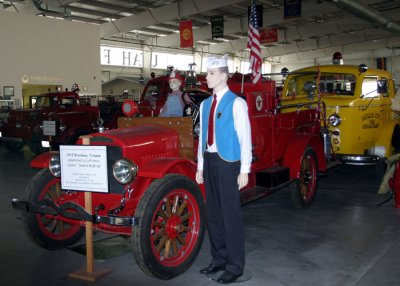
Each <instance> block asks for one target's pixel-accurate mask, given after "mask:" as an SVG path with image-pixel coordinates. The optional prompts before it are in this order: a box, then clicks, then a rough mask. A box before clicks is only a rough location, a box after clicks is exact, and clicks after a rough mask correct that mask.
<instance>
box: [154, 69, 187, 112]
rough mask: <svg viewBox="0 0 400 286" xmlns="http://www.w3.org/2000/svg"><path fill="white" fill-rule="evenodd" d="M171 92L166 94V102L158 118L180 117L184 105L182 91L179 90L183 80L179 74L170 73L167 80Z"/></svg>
mask: <svg viewBox="0 0 400 286" xmlns="http://www.w3.org/2000/svg"><path fill="white" fill-rule="evenodd" d="M168 82H169V87H170V88H171V92H170V93H169V94H168V97H167V101H166V102H165V104H164V106H163V107H162V108H161V110H160V114H159V116H160V117H173V116H182V115H183V108H184V107H185V103H184V102H183V100H182V91H181V90H180V87H181V84H182V82H183V78H182V76H181V75H180V74H179V73H176V72H174V71H172V72H171V74H170V76H169V79H168Z"/></svg>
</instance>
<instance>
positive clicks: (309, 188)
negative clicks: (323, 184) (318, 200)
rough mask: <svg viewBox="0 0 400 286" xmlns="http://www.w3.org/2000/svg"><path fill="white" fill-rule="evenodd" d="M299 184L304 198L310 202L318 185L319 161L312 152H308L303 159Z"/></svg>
mask: <svg viewBox="0 0 400 286" xmlns="http://www.w3.org/2000/svg"><path fill="white" fill-rule="evenodd" d="M299 184H300V194H301V198H302V200H303V201H304V202H306V203H308V202H310V201H311V200H312V198H313V197H314V194H315V190H316V186H317V162H316V161H315V157H314V156H313V155H311V154H310V153H307V154H306V155H305V156H304V157H303V160H302V161H301V167H300V177H299Z"/></svg>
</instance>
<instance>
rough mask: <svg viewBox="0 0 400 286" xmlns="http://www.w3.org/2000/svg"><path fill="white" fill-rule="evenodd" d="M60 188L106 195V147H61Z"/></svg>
mask: <svg viewBox="0 0 400 286" xmlns="http://www.w3.org/2000/svg"><path fill="white" fill-rule="evenodd" d="M60 161H61V187H62V189H66V190H74V191H85V192H94V193H108V176H107V149H106V146H90V145H89V146H85V145H74V146H69V145H61V146H60Z"/></svg>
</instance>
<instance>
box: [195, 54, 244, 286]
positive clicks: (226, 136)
mask: <svg viewBox="0 0 400 286" xmlns="http://www.w3.org/2000/svg"><path fill="white" fill-rule="evenodd" d="M228 75H229V70H228V63H227V57H226V56H224V57H222V58H215V57H213V58H209V59H208V61H207V78H206V79H207V85H208V87H209V88H211V89H213V93H214V96H210V97H209V98H207V99H206V100H204V101H203V102H202V103H201V106H200V137H199V147H198V158H197V159H198V161H197V173H196V181H197V183H198V184H202V183H203V182H204V184H205V189H206V198H207V201H206V209H207V225H208V233H209V238H210V244H211V256H212V260H211V263H210V264H209V265H208V266H206V267H204V268H202V269H201V270H200V272H201V273H203V274H207V275H208V274H214V273H217V272H219V271H221V270H224V272H223V273H222V275H220V276H219V278H218V279H217V281H218V282H219V283H224V284H226V283H231V282H234V281H235V280H236V279H237V278H239V277H240V276H241V275H242V274H243V269H244V263H245V252H244V233H243V224H242V217H241V209H240V192H239V190H240V189H242V188H243V187H245V186H246V185H247V183H248V173H250V166H251V160H252V155H251V129H250V121H249V116H248V111H247V110H248V108H247V104H246V101H245V100H244V99H243V98H241V97H238V96H237V95H236V94H234V93H233V92H232V91H230V90H229V88H228V85H227V81H228Z"/></svg>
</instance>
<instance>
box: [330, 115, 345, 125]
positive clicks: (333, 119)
mask: <svg viewBox="0 0 400 286" xmlns="http://www.w3.org/2000/svg"><path fill="white" fill-rule="evenodd" d="M328 122H329V125H331V126H338V125H339V124H340V122H342V119H341V118H340V116H339V115H337V114H332V115H331V116H329V118H328Z"/></svg>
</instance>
